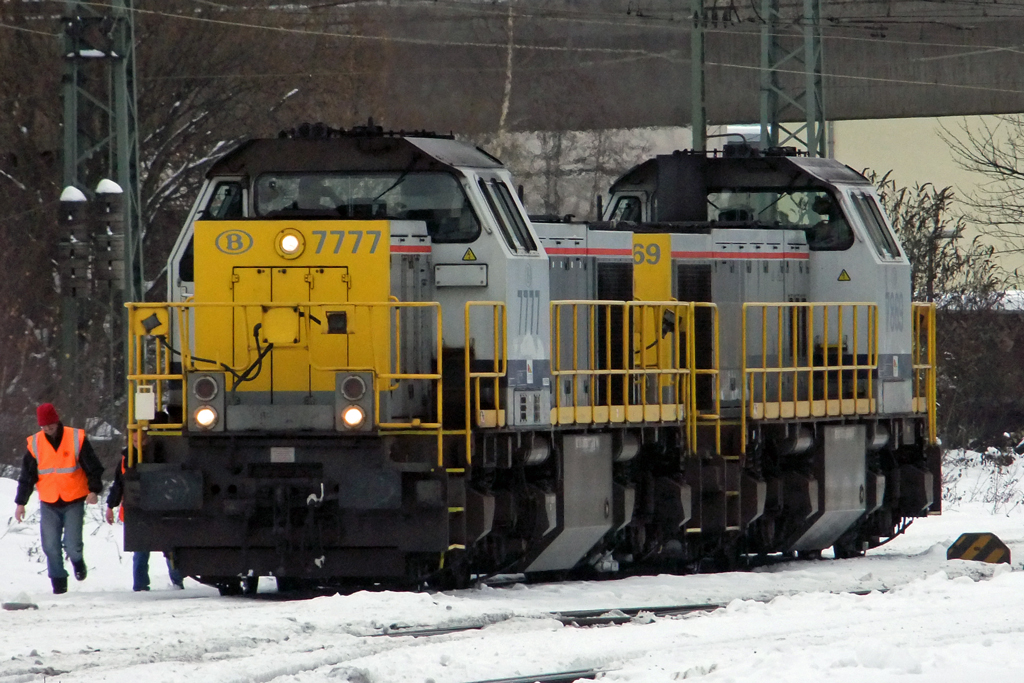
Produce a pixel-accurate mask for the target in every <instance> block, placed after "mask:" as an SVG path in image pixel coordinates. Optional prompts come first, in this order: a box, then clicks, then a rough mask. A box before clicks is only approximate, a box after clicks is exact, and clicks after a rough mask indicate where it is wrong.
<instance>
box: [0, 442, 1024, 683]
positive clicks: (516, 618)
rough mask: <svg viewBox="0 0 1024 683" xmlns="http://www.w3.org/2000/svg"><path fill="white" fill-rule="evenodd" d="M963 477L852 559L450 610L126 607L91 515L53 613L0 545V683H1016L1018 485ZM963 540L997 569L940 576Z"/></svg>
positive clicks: (24, 568)
mask: <svg viewBox="0 0 1024 683" xmlns="http://www.w3.org/2000/svg"><path fill="white" fill-rule="evenodd" d="M972 458H973V460H972ZM972 458H967V459H965V461H964V467H963V469H962V471H961V474H962V475H963V476H962V478H961V479H960V480H959V481H958V482H956V483H955V486H954V488H953V489H952V493H953V494H954V497H955V498H958V499H959V502H957V503H955V504H954V506H953V507H952V509H950V508H947V511H946V513H945V514H944V515H943V516H941V517H931V518H927V519H921V520H918V521H917V522H915V523H914V524H913V525H912V526H911V528H910V530H909V531H908V532H907V533H906V534H905V535H904V536H901V537H899V538H898V539H896V540H894V541H893V542H892V543H890V544H889V545H887V546H884V547H882V548H879V549H876V550H874V551H871V552H869V554H868V556H867V557H863V558H856V559H852V560H839V561H836V560H820V561H806V562H799V563H788V564H784V565H778V566H775V567H772V568H769V569H765V570H762V571H756V572H749V573H730V574H719V575H702V576H651V577H639V578H629V579H622V580H610V581H603V582H574V583H565V584H549V585H530V586H524V585H513V586H509V587H501V588H496V587H484V588H478V589H473V590H466V591H457V592H451V593H434V594H426V593H392V592H379V593H370V592H361V593H355V594H353V595H348V596H337V595H336V596H332V597H321V598H316V599H311V600H296V601H276V600H259V599H249V598H221V597H219V596H218V594H217V592H216V591H215V590H213V589H210V588H207V587H204V586H201V585H199V584H197V583H195V582H193V581H191V580H187V581H186V588H185V590H184V591H180V590H172V589H171V585H170V582H169V580H168V579H167V575H166V571H165V568H164V566H163V562H162V561H161V559H160V557H159V555H155V556H154V557H153V561H152V562H151V574H152V578H153V587H154V589H153V591H151V592H149V593H133V592H132V591H131V555H130V554H126V553H124V552H123V551H122V550H121V539H120V537H121V531H120V528H118V527H109V526H107V525H106V524H104V523H102V520H101V518H100V511H101V508H100V507H99V506H93V507H90V508H88V510H89V512H88V516H87V522H86V560H87V562H88V565H89V578H88V579H87V580H86V581H84V582H82V583H76V582H75V581H74V580H72V581H71V586H70V592H69V593H68V594H66V595H62V596H55V595H52V594H51V593H50V586H49V581H48V579H47V578H46V570H45V561H44V560H43V558H42V556H41V554H40V552H39V535H38V524H37V517H36V516H35V515H34V514H33V515H32V516H30V517H29V519H27V520H26V522H25V523H24V524H15V523H13V520H11V521H10V522H8V524H7V526H6V529H5V530H4V531H0V598H2V599H3V601H5V602H7V601H31V602H34V603H36V604H38V606H39V609H38V610H33V609H29V610H23V611H2V612H0V629H2V633H3V637H2V638H0V683H15V682H18V683H20V682H21V681H35V680H43V679H46V680H59V681H67V682H71V681H125V682H129V681H130V682H132V683H137V682H138V681H145V683H160V682H162V681H182V680H189V679H191V680H194V681H204V682H213V683H228V682H235V681H237V682H239V683H241V682H243V681H245V682H250V681H251V682H264V681H275V682H277V683H284V682H289V683H291V682H295V683H299V682H307V681H322V680H331V681H353V682H358V683H383V682H391V681H409V682H415V683H426V682H428V681H432V682H433V683H462V682H468V681H479V680H484V679H491V678H499V677H510V676H524V675H528V674H542V673H546V672H555V671H565V670H584V669H600V670H603V671H604V672H605V673H603V674H601V678H602V680H608V681H643V682H658V681H675V680H681V679H699V680H702V681H708V682H709V683H710V682H712V681H732V682H736V683H740V682H743V683H745V682H748V681H749V682H754V681H757V682H761V681H765V680H773V681H787V683H791V682H795V681H825V680H827V681H829V682H830V683H845V682H847V681H851V682H852V681H857V682H858V683H859V682H864V681H872V682H876V681H877V682H883V683H884V682H887V681H928V682H929V683H945V682H954V681H956V682H960V681H967V680H984V681H986V682H987V683H990V682H993V681H996V682H998V681H1022V680H1024V625H1022V619H1024V571H1021V569H1022V567H1024V565H1022V563H1021V561H1022V560H1024V509H1022V508H1021V506H1020V505H1019V504H1018V501H1019V499H1020V494H1019V492H1018V491H1017V488H1016V486H1017V480H1018V477H1017V474H1018V470H1017V468H1016V466H1014V467H1011V468H1009V469H1006V470H1002V471H1001V472H999V473H998V474H997V475H996V476H995V477H993V475H992V473H991V471H990V470H986V469H981V468H979V467H976V466H975V465H976V461H977V460H978V458H977V456H972ZM952 474H954V475H955V473H952ZM14 489H15V485H14V482H12V481H10V480H3V479H0V501H3V500H6V501H9V503H8V504H9V505H10V510H11V511H13V507H14V504H13V497H14ZM35 500H36V498H35V496H33V503H32V504H30V507H29V510H30V512H34V511H35V510H36V509H37V507H35V506H36V505H37V504H36V503H35ZM8 514H9V513H8ZM5 516H6V515H5ZM967 531H989V532H993V533H995V534H997V535H998V536H999V537H1000V538H1001V539H1002V540H1003V541H1004V542H1006V543H1007V544H1008V545H1009V546H1010V548H1011V550H1012V552H1013V559H1014V564H1013V566H1012V567H1010V566H1007V565H985V564H980V563H973V562H964V561H959V560H955V561H947V560H946V559H945V557H946V556H945V553H946V547H947V546H949V545H950V544H951V543H952V542H953V541H954V540H955V539H956V538H957V537H958V536H959V535H960V534H961V533H963V532H967ZM264 583H265V584H266V589H267V590H273V586H272V582H270V581H266V580H265V582H264ZM261 585H262V584H261ZM877 589H887V590H886V591H885V592H880V591H879V590H877ZM261 590H262V588H261ZM854 591H857V592H862V591H870V592H867V593H866V594H858V593H855V592H854ZM703 602H713V603H728V607H727V608H725V609H721V610H718V611H715V612H712V613H699V614H692V615H689V616H685V617H658V618H656V617H650V616H647V615H641V616H640V617H639V618H637V619H634V620H633V622H631V623H629V624H626V625H622V626H608V627H597V628H578V627H573V626H564V625H563V624H562V623H561V622H559V621H557V620H555V619H553V618H551V616H550V612H552V611H557V610H581V609H604V608H615V607H641V606H652V607H653V606H662V605H673V604H693V603H703ZM479 623H486V624H489V625H488V626H487V627H486V628H483V629H480V630H473V631H465V632H459V633H452V634H447V635H436V636H431V637H421V638H414V637H411V636H398V637H386V636H383V635H382V634H384V633H386V632H388V631H393V630H394V629H395V627H396V626H423V627H432V626H457V625H460V624H479Z"/></svg>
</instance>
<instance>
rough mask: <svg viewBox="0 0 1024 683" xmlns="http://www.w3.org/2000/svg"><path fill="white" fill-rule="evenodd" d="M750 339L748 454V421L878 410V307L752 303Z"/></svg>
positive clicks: (745, 333)
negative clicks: (751, 346)
mask: <svg viewBox="0 0 1024 683" xmlns="http://www.w3.org/2000/svg"><path fill="white" fill-rule="evenodd" d="M862 337H863V339H862ZM742 339H743V352H742V360H743V390H742V409H741V426H742V434H743V437H742V439H743V443H742V446H743V450H744V452H745V450H746V437H747V429H746V421H747V420H748V419H755V420H757V419H777V418H800V417H835V416H843V415H866V414H872V413H874V412H875V411H876V409H877V406H876V401H875V396H874V380H873V375H872V373H873V372H874V371H875V370H876V369H877V367H878V305H877V304H875V303H872V302H849V303H845V302H844V303H818V302H814V303H810V302H788V303H778V302H775V303H745V304H743V323H742ZM751 343H754V344H755V348H753V349H751V348H749V345H750V344H751Z"/></svg>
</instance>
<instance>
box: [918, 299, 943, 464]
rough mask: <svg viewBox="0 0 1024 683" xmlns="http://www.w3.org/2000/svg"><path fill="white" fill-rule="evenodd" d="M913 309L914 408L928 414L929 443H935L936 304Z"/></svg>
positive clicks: (922, 304) (920, 303)
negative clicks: (921, 406)
mask: <svg viewBox="0 0 1024 683" xmlns="http://www.w3.org/2000/svg"><path fill="white" fill-rule="evenodd" d="M912 310H913V351H912V362H913V366H914V401H915V404H917V405H915V406H914V407H915V410H917V412H926V413H927V414H928V443H932V444H934V443H936V442H937V441H938V439H937V436H938V434H937V430H938V428H937V423H936V419H937V415H936V403H937V397H936V393H935V376H936V365H935V358H936V351H935V304H934V303H924V302H919V303H914V304H913V305H912ZM922 385H923V386H922ZM921 401H924V403H925V409H924V410H921V408H920V402H921Z"/></svg>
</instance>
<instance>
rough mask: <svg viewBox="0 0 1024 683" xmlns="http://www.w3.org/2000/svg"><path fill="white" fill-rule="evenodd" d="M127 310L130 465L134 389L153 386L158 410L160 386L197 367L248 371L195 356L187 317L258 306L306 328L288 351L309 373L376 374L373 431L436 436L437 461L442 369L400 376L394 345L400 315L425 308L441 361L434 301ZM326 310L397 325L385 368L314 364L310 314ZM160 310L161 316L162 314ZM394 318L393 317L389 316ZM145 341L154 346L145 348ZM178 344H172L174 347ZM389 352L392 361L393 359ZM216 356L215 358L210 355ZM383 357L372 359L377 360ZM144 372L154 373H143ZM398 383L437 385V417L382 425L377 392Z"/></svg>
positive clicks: (177, 426) (136, 306) (176, 426)
mask: <svg viewBox="0 0 1024 683" xmlns="http://www.w3.org/2000/svg"><path fill="white" fill-rule="evenodd" d="M125 306H126V308H128V315H129V329H130V330H131V332H130V334H129V340H128V343H129V349H128V353H129V358H130V359H131V366H130V369H129V373H128V376H127V379H128V383H129V392H128V425H127V427H128V434H129V439H128V449H129V463H134V447H133V446H134V438H133V436H134V434H135V433H136V432H137V431H139V430H140V429H141V428H143V427H144V426H146V425H145V424H144V423H139V422H136V421H135V389H136V388H137V386H139V385H140V384H141V385H154V384H155V385H156V387H157V405H158V406H159V405H162V404H163V402H164V399H163V396H164V384H165V383H166V382H169V381H179V382H182V384H184V383H185V373H187V372H190V371H195V370H196V366H197V363H198V364H213V365H214V366H215V367H217V368H218V369H222V368H228V369H230V371H232V372H235V373H239V372H242V371H244V369H245V367H246V366H244V365H243V366H235V365H233V364H232V363H230V362H228V360H231V359H222V358H216V357H215V358H206V357H205V355H206V354H204V355H203V357H199V356H197V355H196V354H195V353H194V351H193V344H194V342H193V340H192V333H191V330H190V320H191V314H192V313H193V312H194V311H195V310H197V309H210V308H214V309H218V308H219V309H226V310H228V311H229V312H234V311H235V310H237V309H246V308H252V307H262V309H263V310H264V311H269V310H272V309H292V310H293V311H295V312H296V314H297V315H298V316H299V319H300V320H301V321H302V323H301V324H302V325H303V326H304V332H305V335H304V337H302V338H304V339H305V340H306V342H305V343H296V344H295V345H293V346H292V348H303V347H304V348H305V350H306V354H307V365H308V367H309V368H310V369H311V370H316V371H324V372H339V371H346V370H366V371H372V372H374V374H375V375H376V378H377V380H379V381H375V382H374V407H375V416H376V418H375V419H377V420H378V422H377V425H376V426H377V427H378V428H380V429H388V430H394V429H415V430H429V431H436V432H437V438H438V444H437V445H438V459H439V460H440V459H441V453H442V449H441V428H442V424H443V412H442V406H443V389H442V376H441V368H440V366H439V367H438V368H437V372H430V373H410V372H402V365H403V359H402V355H401V346H400V344H399V343H398V342H400V340H401V322H400V321H401V316H400V313H401V310H402V309H411V308H427V309H431V310H432V311H433V317H434V323H435V331H436V338H435V354H436V356H437V358H438V359H440V358H441V351H442V348H443V343H442V339H443V331H442V320H441V306H440V304H439V303H438V302H429V301H428V302H419V301H416V302H401V301H396V300H391V301H387V302H337V303H332V302H320V301H318V302H308V301H306V302H280V301H274V302H263V303H261V302H249V301H247V302H240V303H234V302H224V303H220V302H218V303H208V302H202V303H198V302H194V301H186V302H180V303H128V304H125ZM324 307H330V308H332V309H334V310H338V311H345V312H351V313H353V318H354V317H355V315H354V314H355V312H357V311H365V313H366V314H367V315H372V314H373V312H374V311H376V310H385V311H386V312H387V313H388V315H387V316H386V319H387V320H388V321H389V324H391V322H392V321H393V322H394V325H395V328H396V329H395V340H396V343H394V344H391V346H393V347H394V348H393V349H388V353H387V354H384V356H383V357H384V358H386V360H384V361H383V364H380V363H377V362H375V363H374V365H375V367H355V366H348V365H334V364H331V365H327V364H320V363H318V362H316V359H315V358H314V356H313V349H312V348H311V346H310V343H309V341H308V340H309V339H310V332H311V329H312V328H311V325H313V324H314V323H313V321H312V319H313V317H314V316H313V315H311V313H312V311H313V310H314V309H318V310H319V309H323V308H324ZM161 311H162V313H160V312H161ZM392 312H393V313H394V317H393V318H392V316H391V315H390V313H392ZM154 314H157V316H158V318H159V319H160V320H161V321H162V322H161V324H160V325H159V326H158V327H157V328H154V330H153V331H154V332H157V334H156V335H151V334H149V333H148V332H147V331H146V330H145V327H144V325H143V322H142V321H143V320H144V319H147V318H150V317H151V316H153V315H154ZM172 315H173V316H174V319H175V320H176V322H177V326H176V335H175V336H176V338H177V339H176V340H168V339H167V337H168V335H169V334H170V332H171V331H170V329H168V327H169V321H170V319H171V316H172ZM366 329H367V330H368V333H369V336H370V338H369V344H370V346H371V348H375V347H376V346H378V344H377V340H376V339H375V337H374V326H373V325H367V326H366ZM158 338H163V340H164V343H166V345H168V347H172V348H173V350H174V352H177V353H179V354H180V355H181V364H182V372H180V373H172V372H171V371H170V367H171V353H172V351H171V348H166V349H165V348H163V344H161V343H159V342H157V341H156V340H157V339H158ZM147 339H152V340H153V341H152V342H150V343H148V344H147ZM175 341H176V342H177V344H176V345H175V343H174V342H175ZM147 346H152V347H153V349H154V350H153V361H152V363H148V362H147V359H146V347H147ZM392 351H393V354H394V355H393V356H392ZM210 355H214V354H210ZM379 357H381V356H376V357H375V358H379ZM147 366H149V367H148V369H151V370H153V371H152V372H147ZM402 380H422V381H430V382H433V383H434V385H435V390H436V418H435V419H434V420H433V421H422V420H420V419H415V418H414V419H412V420H409V421H403V422H382V421H380V397H381V393H382V392H385V391H392V390H394V389H395V388H396V387H397V386H399V383H400V382H401V381H402ZM182 411H183V415H188V414H189V413H188V392H187V391H182ZM184 427H185V423H184V422H180V423H173V424H167V425H160V431H162V432H163V431H168V432H171V431H174V430H179V431H180V430H181V429H184Z"/></svg>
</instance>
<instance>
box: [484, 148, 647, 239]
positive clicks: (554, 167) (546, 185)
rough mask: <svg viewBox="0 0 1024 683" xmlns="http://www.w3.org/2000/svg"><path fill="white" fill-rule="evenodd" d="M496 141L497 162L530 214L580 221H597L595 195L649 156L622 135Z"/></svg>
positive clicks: (645, 149)
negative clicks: (513, 181)
mask: <svg viewBox="0 0 1024 683" xmlns="http://www.w3.org/2000/svg"><path fill="white" fill-rule="evenodd" d="M502 140H503V145H502V146H503V149H504V155H503V159H502V160H503V161H504V162H505V165H506V166H508V167H509V169H511V171H512V174H513V175H514V176H515V178H516V180H517V181H519V182H521V183H522V184H523V189H524V194H525V201H526V205H527V207H528V208H529V210H530V211H531V213H534V214H544V215H548V216H561V215H564V214H571V215H574V216H576V217H578V218H581V219H584V218H585V219H597V218H598V216H597V215H596V204H595V198H596V197H597V195H599V194H601V193H603V192H606V191H607V190H608V187H609V185H611V183H612V182H613V181H614V180H615V179H616V178H617V177H618V176H620V175H622V173H624V172H625V171H627V170H628V169H629V168H631V167H632V166H634V165H636V164H637V163H639V162H640V161H642V160H643V159H645V158H646V157H647V156H648V155H649V154H650V151H651V150H650V146H649V145H648V143H647V142H646V141H644V140H643V139H642V137H641V136H639V135H636V134H635V133H634V132H633V131H628V130H598V131H544V132H538V133H521V134H512V135H508V134H506V135H505V136H503V139H502ZM483 141H484V143H485V144H487V143H488V142H489V140H488V139H487V137H486V136H484V138H483Z"/></svg>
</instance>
